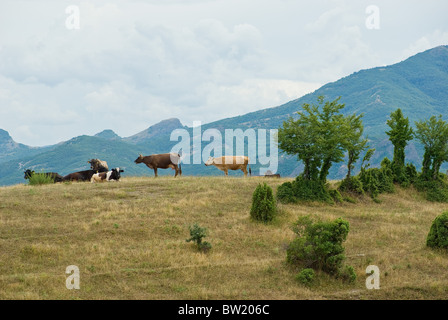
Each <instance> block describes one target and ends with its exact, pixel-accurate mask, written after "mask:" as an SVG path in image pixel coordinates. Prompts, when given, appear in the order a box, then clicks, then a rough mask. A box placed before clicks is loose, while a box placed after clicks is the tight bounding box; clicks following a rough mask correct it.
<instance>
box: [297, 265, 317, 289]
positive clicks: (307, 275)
mask: <svg viewBox="0 0 448 320" xmlns="http://www.w3.org/2000/svg"><path fill="white" fill-rule="evenodd" d="M296 280H297V281H299V282H300V283H301V284H304V285H306V286H309V285H310V284H312V283H313V282H314V270H313V269H310V268H307V269H303V270H302V271H300V272H299V273H298V274H297V276H296Z"/></svg>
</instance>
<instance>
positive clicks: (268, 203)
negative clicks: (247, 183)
mask: <svg viewBox="0 0 448 320" xmlns="http://www.w3.org/2000/svg"><path fill="white" fill-rule="evenodd" d="M276 214H277V204H276V202H275V198H274V194H273V192H272V188H271V187H270V186H268V185H267V184H266V183H263V185H261V184H259V185H258V186H257V188H256V189H255V191H254V193H253V195H252V207H251V209H250V216H251V217H252V219H254V220H257V221H262V222H264V223H267V222H270V221H272V220H273V219H274V217H275V216H276Z"/></svg>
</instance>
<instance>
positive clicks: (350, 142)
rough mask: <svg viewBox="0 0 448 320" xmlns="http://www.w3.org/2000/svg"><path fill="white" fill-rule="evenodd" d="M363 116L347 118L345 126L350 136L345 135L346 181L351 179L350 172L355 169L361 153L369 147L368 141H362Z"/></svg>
mask: <svg viewBox="0 0 448 320" xmlns="http://www.w3.org/2000/svg"><path fill="white" fill-rule="evenodd" d="M362 117H363V115H362V114H361V115H359V116H357V115H355V114H353V115H351V116H349V117H348V119H347V120H348V121H347V125H348V126H349V128H348V129H347V132H350V134H348V135H347V140H346V149H347V153H348V163H347V169H348V171H347V176H346V179H347V180H349V179H350V177H351V172H352V170H353V169H354V167H355V165H354V164H355V163H356V161H358V159H359V157H360V155H361V152H363V151H364V150H365V149H367V148H368V147H369V146H368V145H367V142H368V140H367V139H363V138H362V135H363V132H364V126H363V124H362V119H361V118H362Z"/></svg>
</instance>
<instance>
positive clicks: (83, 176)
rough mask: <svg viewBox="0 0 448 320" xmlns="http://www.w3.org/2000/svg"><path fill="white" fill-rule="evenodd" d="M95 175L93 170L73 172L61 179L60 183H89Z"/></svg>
mask: <svg viewBox="0 0 448 320" xmlns="http://www.w3.org/2000/svg"><path fill="white" fill-rule="evenodd" d="M95 173H96V171H94V170H84V171H78V172H73V173H70V174H68V175H66V176H65V177H64V178H62V181H90V179H92V176H93V175H94V174H95Z"/></svg>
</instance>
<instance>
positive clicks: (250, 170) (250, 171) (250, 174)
mask: <svg viewBox="0 0 448 320" xmlns="http://www.w3.org/2000/svg"><path fill="white" fill-rule="evenodd" d="M249 176H250V177H252V169H251V168H250V164H249Z"/></svg>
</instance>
